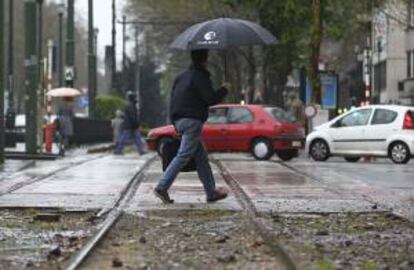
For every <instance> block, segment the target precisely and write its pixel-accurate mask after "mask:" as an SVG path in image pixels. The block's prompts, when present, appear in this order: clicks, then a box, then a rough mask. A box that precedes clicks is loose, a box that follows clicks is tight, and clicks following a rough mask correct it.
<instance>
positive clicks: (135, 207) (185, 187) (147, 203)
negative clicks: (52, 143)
mask: <svg viewBox="0 0 414 270" xmlns="http://www.w3.org/2000/svg"><path fill="white" fill-rule="evenodd" d="M211 166H212V169H213V174H214V178H215V180H216V188H221V189H225V190H227V191H229V188H228V187H227V185H226V183H225V182H224V180H223V178H222V177H221V175H220V174H219V172H218V170H217V168H216V167H215V166H214V165H213V164H211ZM161 176H162V167H161V161H160V160H159V159H157V160H156V161H155V162H154V163H153V164H152V165H151V167H150V168H149V170H148V171H147V172H146V177H145V178H144V180H143V182H142V183H141V185H140V186H139V188H138V190H137V193H136V195H135V196H134V198H133V200H132V202H131V204H130V205H129V207H128V208H127V212H137V211H146V210H153V209H196V208H197V209H228V210H241V207H240V205H239V204H238V202H237V200H236V198H235V197H234V195H233V194H232V193H230V194H229V196H228V198H226V199H225V200H223V201H220V202H217V203H214V204H207V203H206V197H205V193H204V189H203V187H202V185H201V182H200V180H198V176H197V173H196V172H187V173H180V174H179V175H178V177H177V179H176V180H175V182H174V184H173V186H172V187H171V189H170V190H169V194H170V197H171V198H172V199H174V200H175V202H174V204H173V205H164V204H162V203H161V201H160V200H159V199H158V198H156V197H155V196H154V194H153V190H154V188H155V186H156V185H157V183H158V181H159V179H160V178H161Z"/></svg>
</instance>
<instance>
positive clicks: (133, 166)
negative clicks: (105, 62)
mask: <svg viewBox="0 0 414 270" xmlns="http://www.w3.org/2000/svg"><path fill="white" fill-rule="evenodd" d="M154 156H155V153H149V154H146V155H144V156H138V155H137V154H136V153H128V154H126V155H124V156H114V155H112V154H110V153H100V154H87V153H86V150H78V151H77V152H73V153H70V154H69V155H68V156H67V157H65V158H63V159H58V160H56V161H36V162H35V163H34V164H32V165H33V166H27V168H25V169H24V170H20V169H21V168H22V167H20V169H15V170H14V171H12V170H9V173H8V174H7V175H5V176H3V178H1V180H0V208H1V209H3V210H1V212H0V221H1V220H3V221H4V220H5V222H6V223H5V224H3V225H2V224H0V227H11V228H9V229H7V230H8V231H12V230H13V229H16V231H18V230H20V229H19V228H20V227H21V225H22V224H23V225H22V226H23V227H24V230H26V232H25V234H27V235H29V236H28V237H29V238H30V237H34V235H35V234H33V233H30V226H31V225H30V224H33V223H32V219H33V217H31V215H32V214H27V213H25V212H23V217H22V220H23V223H22V224H19V223H16V224H15V223H14V221H13V222H12V223H10V222H9V221H8V220H9V219H10V217H9V216H10V214H9V213H8V212H7V211H8V210H6V209H8V208H24V209H28V208H29V209H36V210H35V211H39V210H40V211H44V208H47V209H55V208H59V211H63V212H62V213H63V214H62V216H65V215H66V214H65V213H68V212H65V211H72V213H73V211H75V212H77V211H80V212H81V213H84V214H86V215H90V214H91V213H92V212H91V211H93V213H94V214H93V215H95V214H96V213H98V212H101V213H105V210H107V209H110V208H111V207H112V206H114V205H115V203H116V201H117V200H118V198H119V196H120V195H121V194H122V193H123V191H124V189H125V187H126V186H127V185H128V183H130V180H131V179H133V177H134V176H135V175H136V173H137V172H138V171H139V170H140V169H141V168H143V167H144V165H145V164H146V163H147V162H148V160H150V159H152V158H153V157H154ZM212 158H214V159H215V160H218V161H219V162H220V163H221V164H222V165H224V166H225V168H226V170H227V171H228V172H229V173H230V174H231V176H232V177H233V178H234V179H235V180H236V182H237V184H238V185H239V186H240V187H241V189H242V190H243V191H244V192H245V193H246V194H247V196H248V200H251V202H252V203H253V205H254V207H255V208H256V209H257V210H258V211H259V212H260V219H262V220H263V222H264V224H265V227H264V228H265V229H266V230H269V231H270V232H272V233H275V234H277V237H278V239H279V240H280V241H282V245H283V246H286V247H287V249H288V250H289V252H290V253H292V254H294V255H295V256H293V257H294V258H295V259H297V260H298V264H299V265H301V266H304V267H305V268H309V267H311V268H312V267H314V266H315V265H316V266H318V264H319V263H320V264H321V265H322V266H323V265H325V266H326V265H328V266H329V267H331V268H326V269H334V268H335V267H339V268H342V269H354V268H355V267H362V266H364V267H365V265H366V266H367V267H368V266H370V260H378V261H379V262H380V264H376V265H377V266H381V265H382V266H390V265H391V266H393V267H394V266H395V267H397V266H398V267H399V266H400V265H402V267H400V268H401V269H410V266H411V265H414V258H413V257H412V256H411V255H410V254H413V252H412V251H413V250H414V249H413V248H414V247H413V246H412V225H413V224H412V220H413V219H412V217H413V216H414V214H413V213H414V212H413V208H414V199H413V198H414V194H413V190H414V181H412V180H411V179H414V169H413V168H412V166H411V165H410V164H409V165H406V166H397V165H394V164H390V163H389V162H386V161H385V162H384V161H375V162H372V163H362V162H360V163H352V164H350V163H346V162H343V161H342V160H338V159H333V160H332V161H329V162H324V163H316V162H313V161H311V160H309V159H307V158H299V159H296V160H293V161H292V162H287V163H283V162H280V161H279V160H277V159H276V158H275V159H273V160H271V161H256V160H254V159H253V158H252V157H251V156H250V155H246V154H226V153H224V154H212ZM211 166H212V169H213V173H214V176H215V179H216V183H217V187H219V188H222V189H227V190H228V191H229V197H228V198H227V199H225V200H223V201H220V202H217V203H214V204H207V203H206V202H205V194H204V191H203V188H202V185H201V183H200V181H199V179H198V176H197V173H195V172H191V173H180V174H179V177H178V178H177V179H176V181H175V182H174V185H173V186H172V188H171V190H170V195H171V197H172V198H173V199H174V200H175V203H174V204H171V205H164V204H162V203H161V202H160V200H159V199H158V198H156V197H155V196H154V195H153V193H152V191H153V189H154V187H155V185H156V184H157V182H158V180H159V179H160V177H161V176H162V169H161V161H160V160H159V159H158V158H156V159H155V160H154V162H152V163H150V165H149V167H148V169H146V170H144V172H143V175H142V177H140V178H139V179H140V180H139V181H140V182H139V186H138V189H137V191H136V193H135V194H134V196H133V197H132V200H131V201H130V203H129V204H128V206H127V208H126V210H125V212H126V213H125V214H124V217H123V218H122V219H121V222H120V224H121V225H120V226H121V228H123V227H122V226H124V227H125V230H126V231H123V230H122V229H121V230H117V229H114V232H115V234H114V238H112V239H111V238H109V242H105V243H106V244H105V245H104V246H103V250H101V251H98V253H96V254H98V256H101V255H102V254H104V255H105V256H108V260H103V261H102V262H104V263H105V264H104V265H98V266H99V267H98V268H99V269H106V268H107V269H110V268H112V267H113V266H114V264H118V263H119V261H117V260H118V259H119V260H120V261H121V262H125V265H126V266H128V265H129V266H131V265H135V263H140V264H142V265H143V266H144V264H145V265H146V266H154V267H155V268H156V269H158V268H160V269H163V267H164V266H163V265H160V264H157V261H154V260H156V256H155V254H157V252H155V253H151V252H146V251H145V245H144V246H142V245H141V244H143V243H142V242H140V241H141V240H140V239H142V237H144V238H145V239H147V240H145V241H149V242H150V243H148V242H147V243H148V246H151V247H152V248H154V249H156V250H158V249H161V248H162V247H163V245H164V244H165V245H168V250H170V252H169V254H166V257H165V260H167V261H168V263H167V265H169V266H171V268H177V269H183V268H189V269H192V268H194V267H195V266H200V267H201V268H203V267H204V268H205V269H208V267H209V266H210V265H213V266H214V267H213V268H214V269H222V268H224V267H227V268H229V269H240V268H242V269H257V267H261V266H263V269H274V263H275V261H274V260H273V257H269V256H267V255H264V253H265V252H266V251H265V249H263V248H262V246H263V245H265V244H264V242H263V239H261V238H260V236H259V234H258V235H255V232H254V231H255V230H257V228H256V229H254V228H247V226H248V225H244V224H248V223H249V222H248V220H247V219H248V218H247V215H243V211H242V210H246V209H243V207H242V206H241V204H240V203H239V202H238V200H237V199H236V197H235V195H234V194H233V191H232V190H231V189H230V187H229V186H228V185H227V182H226V181H225V180H224V179H223V177H222V174H221V173H222V172H220V170H219V169H218V167H217V166H216V165H215V163H211ZM15 168H19V166H17V165H16V166H15ZM389 179H392V180H389ZM24 209H23V211H26V210H24ZM42 209H43V210H42ZM102 210H103V211H102ZM154 211H156V212H154ZM223 211H224V212H223ZM389 211H393V212H395V213H397V214H400V215H402V216H403V217H407V218H408V219H411V222H410V221H407V220H406V219H403V218H402V219H401V218H396V217H394V216H393V215H390V213H389ZM151 213H156V214H155V215H152V214H151ZM18 215H19V214H17V216H18ZM68 215H70V214H68ZM148 215H150V216H151V215H152V216H153V218H148ZM104 216H105V215H104ZM192 217H194V220H193V218H192ZM198 218H200V220H198ZM12 219H13V217H12ZM98 219H99V218H98ZM92 220H93V219H92ZM205 220H206V222H207V223H206V224H205V225H203V224H204V223H205V222H204V221H205ZM25 222H26V223H27V226H26V225H25V224H26V223H25ZM86 222H87V223H88V222H89V221H86ZM96 222H98V221H96ZM99 222H100V221H99ZM82 224H84V223H82V222H81V223H80V226H79V229H80V230H82V231H88V230H89V231H90V230H94V229H96V228H97V227H99V226H96V225H97V224H98V223H94V222H92V223H88V225H86V227H85V226H83V225H82ZM130 224H132V225H134V224H135V225H137V224H141V225H142V230H136V228H135V227H134V226H135V225H134V226H130ZM217 224H224V225H226V224H227V225H228V226H229V227H226V228H230V229H229V230H228V231H226V230H225V229H223V230H221V229H220V228H219V227H217ZM341 224H342V225H341ZM210 225H211V226H210ZM227 225H226V226H227ZM42 226H43V225H42ZM154 226H155V227H154ZM209 226H210V227H211V228H210V227H209ZM46 227H47V228H49V225H47V226H46ZM152 227H154V228H152ZM52 228H53V226H52ZM64 228H66V226H65V227H64ZM64 228H63V229H64ZM117 228H119V226H118V227H117ZM232 228H233V229H235V230H236V231H235V233H234V232H233V231H232ZM77 229H78V228H74V229H73V230H77ZM205 229H206V230H207V231H208V230H210V231H214V234H215V235H214V237H213V241H212V242H211V243H210V242H209V244H206V245H203V244H202V243H203V241H204V242H205V241H208V239H209V235H208V234H206V235H204V234H203V230H205ZM4 231H6V230H4ZM63 231H66V229H65V230H63ZM237 231H239V232H240V233H239V235H241V236H242V238H241V242H240V241H239V240H240V239H239V240H237V237H236V235H237ZM33 232H34V233H35V232H36V227H33ZM114 232H111V233H110V235H111V234H113V233H114ZM160 234H161V235H162V236H163V237H162V238H161V239H164V238H165V241H164V240H163V241H164V242H162V241H161V242H159V243H158V242H157V237H159V235H160ZM183 234H184V236H185V237H190V238H191V241H190V242H188V243H190V245H189V244H188V243H185V242H187V241H182V237H183ZM10 235H11V234H10ZM10 235H6V236H3V239H6V240H7V239H8V240H10V239H9V238H10ZM222 235H224V238H223V237H221V238H220V237H219V236H222ZM204 236H205V238H203V237H204ZM227 236H228V237H230V238H226V237H227ZM59 237H60V236H59ZM85 237H86V236H85ZM131 237H132V238H134V239H130V238H131ZM217 237H218V238H220V239H218V240H217V241H218V242H215V241H216V240H214V239H215V238H217ZM135 238H137V239H138V240H137V239H135ZM114 239H115V240H114ZM223 239H224V240H223ZM229 239H230V240H229ZM272 239H273V238H272ZM0 240H1V237H0ZM8 240H7V241H8ZM11 240H13V239H11ZM52 240H53V239H52ZM3 241H4V240H3ZM48 241H49V240H48V239H46V240H45V242H42V243H40V242H39V243H38V242H36V243H38V244H39V247H40V248H39V250H43V251H42V252H40V253H39V254H42V255H41V256H43V257H41V258H40V257H36V256H34V257H33V256H32V257H30V256H31V255H30V256H28V257H27V258H29V259H30V258H31V259H30V260H29V261H28V260H25V261H24V262H22V263H23V264H24V263H30V261H31V262H32V264H33V262H37V261H42V260H45V257H44V256H45V254H46V255H47V254H48V252H51V249H52V250H53V247H52V246H53V243H54V242H53V241H51V242H50V241H49V242H48ZM65 241H66V240H65ZM65 241H64V242H62V243H60V244H59V245H60V246H61V247H62V250H65V249H66V250H68V254H67V255H65V258H69V255H70V254H71V253H73V252H74V251H75V250H77V249H78V248H79V247H80V245H81V244H80V243H79V242H78V244H77V246H76V247H75V248H73V247H71V246H65V243H66V242H65ZM118 241H119V242H118ZM142 241H144V240H142ZM180 241H181V242H182V243H181V242H180ZM221 241H223V242H221ZM347 241H348V242H347ZM0 242H1V241H0ZM82 243H83V242H82ZM163 243H164V244H163ZM177 243H181V244H177ZM191 243H192V244H191ZM223 243H226V244H223ZM346 243H348V244H349V243H351V244H350V245H349V246H351V247H349V246H346V247H347V248H346V249H344V245H347V244H346ZM217 244H220V245H217ZM377 244H378V245H380V246H381V247H383V248H382V249H380V251H381V252H382V253H381V254H376V253H375V252H373V251H374V250H375V245H377ZM191 245H196V246H200V245H201V246H204V247H205V248H204V249H203V250H202V251H203V252H205V254H206V260H203V259H202V258H199V257H197V256H196V254H198V250H197V249H193V248H191ZM210 245H211V246H210ZM353 245H354V246H355V247H357V248H358V250H360V251H359V253H361V254H364V256H360V258H359V259H358V260H357V261H355V263H354V264H346V262H345V261H344V260H343V258H348V257H349V258H352V256H356V255H355V254H354V253H353V252H354V251H353V250H352V246H353ZM42 247H44V248H42ZM189 247H190V248H189ZM215 247H218V248H219V249H218V250H217V249H215ZM240 247H242V249H240ZM25 248H28V249H30V246H27V247H26V246H24V244H22V245H17V246H16V247H13V245H5V246H3V247H0V249H3V250H4V251H7V252H8V253H9V255H10V256H11V257H8V258H13V256H14V257H15V258H16V261H15V262H18V261H19V260H18V257H19V254H24V252H23V251H22V250H25ZM143 248H144V249H143ZM393 249H394V250H398V251H397V252H396V254H392V252H391V250H393ZM126 250H128V251H129V252H139V254H140V256H141V255H142V256H141V257H133V258H131V257H130V256H133V255H132V254H133V253H131V254H129V253H126V256H127V257H125V256H121V255H119V258H118V257H116V256H115V255H117V254H120V252H124V251H126ZM183 250H184V251H185V252H186V255H185V256H183V257H180V256H178V257H177V256H170V255H172V254H174V253H176V252H178V254H180V253H179V252H180V251H183ZM246 250H247V251H248V252H247V253H246ZM364 250H367V251H366V256H365V253H364V252H365V251H364ZM213 251H214V252H215V253H214V252H213ZM99 252H101V253H99ZM250 252H253V253H254V254H255V255H254V256H253V257H250V256H249V254H250ZM298 252H299V253H298ZM221 253H223V254H221ZM296 253H298V254H296ZM359 253H358V254H359ZM30 254H31V253H30ZM128 254H129V255H128ZM390 254H391V255H390ZM9 255H8V256H9ZM221 255H223V256H221ZM325 255H328V256H325ZM39 256H40V255H39ZM94 256H96V255H94ZM128 256H129V257H128ZM144 257H145V258H144ZM27 258H26V259H27ZM42 258H43V259H42ZM92 258H94V257H93V256H92ZM46 259H47V258H46ZM326 259H328V261H326ZM2 260H3V259H0V262H2ZM5 260H8V259H5ZM62 260H63V257H60V256H59V258H58V260H57V261H53V260H52V264H54V263H57V264H58V265H62ZM65 260H66V259H65ZM347 260H348V259H347ZM12 261H13V260H12ZM3 262H4V260H3ZM90 263H91V265H93V266H94V267H95V266H96V265H95V262H93V261H92V262H90ZM245 263H247V264H248V265H250V266H251V267H250V268H249V267H247V268H246V267H241V266H242V265H244V264H245ZM261 263H264V264H261ZM247 264H246V265H247ZM17 265H20V266H21V265H22V264H17ZM158 266H160V267H158ZM161 266H162V267H161ZM101 267H103V268H101ZM131 267H132V266H131ZM332 267H333V268H332ZM98 268H97V269H98ZM17 269H18V267H17ZM315 269H319V268H315ZM364 269H365V268H364ZM369 269H370V268H369Z"/></svg>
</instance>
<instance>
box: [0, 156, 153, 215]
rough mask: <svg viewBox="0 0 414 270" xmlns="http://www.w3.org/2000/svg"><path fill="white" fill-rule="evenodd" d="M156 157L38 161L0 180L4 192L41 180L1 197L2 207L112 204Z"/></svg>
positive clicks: (100, 157) (79, 207) (85, 157)
mask: <svg viewBox="0 0 414 270" xmlns="http://www.w3.org/2000/svg"><path fill="white" fill-rule="evenodd" d="M152 156H153V154H148V155H144V156H142V157H138V156H137V155H136V154H135V155H133V154H131V155H125V156H113V155H80V156H77V157H72V158H65V159H62V160H58V161H54V162H44V163H41V164H38V166H35V167H33V168H30V169H27V170H25V171H24V172H21V173H19V174H15V175H14V176H13V178H10V179H4V180H3V181H1V182H0V192H5V191H7V190H8V189H10V188H11V187H13V186H16V185H19V184H24V183H25V182H26V181H31V179H33V178H35V179H36V177H37V179H41V180H39V181H37V182H34V183H32V184H30V185H26V186H23V187H21V188H19V189H17V190H16V191H14V192H11V193H9V194H5V195H3V196H0V207H46V208H49V207H50V208H55V207H58V208H75V209H102V208H108V207H111V206H112V204H113V203H114V202H115V201H116V199H117V197H118V196H119V195H120V192H121V191H122V189H123V188H124V187H125V186H126V185H127V183H128V181H129V180H130V179H131V178H132V177H133V176H134V175H135V174H136V173H137V171H138V170H139V168H140V167H141V166H142V165H143V164H144V163H145V161H146V160H147V159H149V158H151V157H152ZM76 164H77V165H76ZM55 171H58V172H57V173H53V172H55Z"/></svg>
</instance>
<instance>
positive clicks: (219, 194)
mask: <svg viewBox="0 0 414 270" xmlns="http://www.w3.org/2000/svg"><path fill="white" fill-rule="evenodd" d="M226 197H227V193H226V192H224V191H219V190H215V191H214V193H213V196H212V197H211V198H207V202H208V203H213V202H216V201H220V200H223V199H225V198H226Z"/></svg>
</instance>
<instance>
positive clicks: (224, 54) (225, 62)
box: [223, 50, 229, 82]
mask: <svg viewBox="0 0 414 270" xmlns="http://www.w3.org/2000/svg"><path fill="white" fill-rule="evenodd" d="M223 64H224V82H227V81H228V79H229V75H228V61H227V50H224V51H223Z"/></svg>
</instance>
